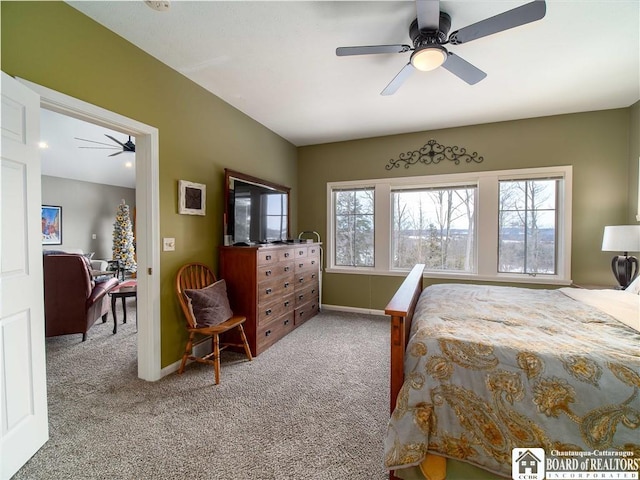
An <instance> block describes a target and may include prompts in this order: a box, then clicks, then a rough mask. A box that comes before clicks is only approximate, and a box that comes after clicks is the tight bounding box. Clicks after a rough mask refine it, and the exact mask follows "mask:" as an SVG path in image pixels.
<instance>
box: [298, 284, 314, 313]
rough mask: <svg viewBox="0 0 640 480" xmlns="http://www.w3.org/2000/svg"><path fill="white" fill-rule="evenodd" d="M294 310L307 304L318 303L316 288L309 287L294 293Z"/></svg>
mask: <svg viewBox="0 0 640 480" xmlns="http://www.w3.org/2000/svg"><path fill="white" fill-rule="evenodd" d="M295 302H296V308H298V307H299V306H300V305H302V304H304V303H308V302H315V303H318V286H317V285H309V286H308V287H307V288H304V289H302V290H300V289H297V290H296V293H295Z"/></svg>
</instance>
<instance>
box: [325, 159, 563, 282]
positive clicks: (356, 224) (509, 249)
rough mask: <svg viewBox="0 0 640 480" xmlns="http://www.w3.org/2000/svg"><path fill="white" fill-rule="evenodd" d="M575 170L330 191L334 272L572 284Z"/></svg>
mask: <svg viewBox="0 0 640 480" xmlns="http://www.w3.org/2000/svg"><path fill="white" fill-rule="evenodd" d="M571 173H572V169H571V167H570V166H568V167H545V168H536V169H521V170H505V171H495V172H475V173H461V174H451V175H429V176H422V177H403V178H389V179H379V180H365V181H349V182H333V183H329V184H327V200H328V215H327V218H328V225H327V230H328V232H329V236H328V238H330V242H329V244H328V245H327V253H328V255H327V258H328V260H329V262H328V263H329V264H328V266H327V267H328V270H329V271H330V272H349V273H380V274H384V275H389V274H391V275H394V274H398V275H404V274H405V273H406V271H408V270H409V269H410V268H411V267H412V266H413V265H415V264H416V263H424V264H425V265H426V274H427V275H428V276H430V277H442V278H461V279H471V280H491V281H502V280H504V281H508V282H518V281H523V282H528V283H536V282H538V283H558V284H567V283H569V282H570V271H571V268H570V267H571V197H570V195H569V194H570V192H571Z"/></svg>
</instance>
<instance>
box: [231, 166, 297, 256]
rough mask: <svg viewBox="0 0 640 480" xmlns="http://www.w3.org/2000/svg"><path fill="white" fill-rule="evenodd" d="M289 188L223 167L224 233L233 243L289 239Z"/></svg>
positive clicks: (269, 241) (255, 242)
mask: <svg viewBox="0 0 640 480" xmlns="http://www.w3.org/2000/svg"><path fill="white" fill-rule="evenodd" d="M290 190H291V189H290V188H289V187H285V186H282V185H278V184H276V183H272V182H269V181H266V180H262V179H260V178H256V177H252V176H250V175H246V174H243V173H240V172H236V171H234V170H229V169H225V215H224V219H225V221H224V223H225V225H224V231H225V232H224V234H225V235H227V236H228V237H227V238H228V239H230V243H231V244H232V245H233V244H249V245H251V244H257V243H260V244H262V243H274V242H283V241H286V240H287V239H288V238H289V192H290Z"/></svg>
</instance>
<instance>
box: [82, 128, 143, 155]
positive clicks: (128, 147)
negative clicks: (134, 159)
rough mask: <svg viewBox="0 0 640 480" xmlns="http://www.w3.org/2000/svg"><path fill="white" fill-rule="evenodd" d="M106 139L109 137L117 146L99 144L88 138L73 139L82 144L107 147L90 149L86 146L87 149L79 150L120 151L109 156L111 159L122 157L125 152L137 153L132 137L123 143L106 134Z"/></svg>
mask: <svg viewBox="0 0 640 480" xmlns="http://www.w3.org/2000/svg"><path fill="white" fill-rule="evenodd" d="M104 136H105V137H107V138H108V139H110V140H113V141H114V142H116V144H117V145H113V144H111V143H104V142H97V141H95V140H88V139H86V138H78V137H73V138H75V139H76V140H80V141H82V142H90V143H97V144H98V145H105V146H103V147H89V146H85V147H82V146H81V147H78V148H92V149H104V150H119V151H118V152H116V153H112V154H111V155H109V156H110V157H115V156H116V155H120V154H121V153H124V152H133V153H135V151H136V146H135V144H134V143H133V142H132V141H131V136H129V140H127V141H126V142H124V143H122V142H121V141H120V140H118V139H117V138H115V137H112V136H111V135H108V134H106V133H105V134H104Z"/></svg>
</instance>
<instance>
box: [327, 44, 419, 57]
mask: <svg viewBox="0 0 640 480" xmlns="http://www.w3.org/2000/svg"><path fill="white" fill-rule="evenodd" d="M409 50H411V47H410V46H409V45H368V46H362V47H338V48H336V55H337V56H339V57H346V56H348V55H370V54H374V53H403V52H408V51H409Z"/></svg>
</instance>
